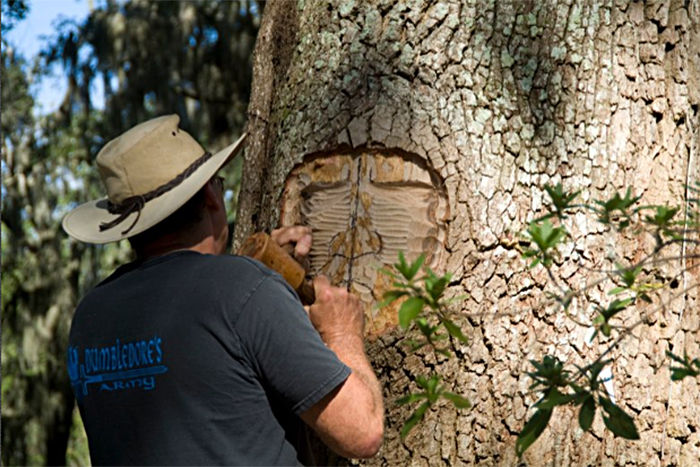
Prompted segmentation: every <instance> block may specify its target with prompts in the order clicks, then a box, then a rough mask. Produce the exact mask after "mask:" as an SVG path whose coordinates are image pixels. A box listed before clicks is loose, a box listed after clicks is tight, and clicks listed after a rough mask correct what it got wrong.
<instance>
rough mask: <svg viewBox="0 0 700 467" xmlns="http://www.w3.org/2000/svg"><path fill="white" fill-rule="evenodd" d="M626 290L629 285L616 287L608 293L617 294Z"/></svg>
mask: <svg viewBox="0 0 700 467" xmlns="http://www.w3.org/2000/svg"><path fill="white" fill-rule="evenodd" d="M625 290H627V287H615V288H614V289H612V290H611V291H610V292H608V295H617V294H619V293H620V292H624V291H625Z"/></svg>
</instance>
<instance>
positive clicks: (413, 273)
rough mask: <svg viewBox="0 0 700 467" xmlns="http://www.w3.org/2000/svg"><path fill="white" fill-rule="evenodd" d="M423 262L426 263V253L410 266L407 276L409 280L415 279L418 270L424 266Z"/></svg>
mask: <svg viewBox="0 0 700 467" xmlns="http://www.w3.org/2000/svg"><path fill="white" fill-rule="evenodd" d="M423 263H425V254H421V255H420V256H419V257H418V258H417V259H416V260H415V261H414V262H413V264H411V265H410V266H409V267H408V271H407V272H408V276H406V279H407V280H409V281H410V280H411V279H413V278H414V277H415V276H416V274H417V273H418V271H419V270H420V268H421V266H423Z"/></svg>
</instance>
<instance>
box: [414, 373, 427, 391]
mask: <svg viewBox="0 0 700 467" xmlns="http://www.w3.org/2000/svg"><path fill="white" fill-rule="evenodd" d="M416 383H417V384H418V386H420V387H422V388H423V389H425V390H427V389H428V379H427V378H426V377H425V376H423V375H418V376H416Z"/></svg>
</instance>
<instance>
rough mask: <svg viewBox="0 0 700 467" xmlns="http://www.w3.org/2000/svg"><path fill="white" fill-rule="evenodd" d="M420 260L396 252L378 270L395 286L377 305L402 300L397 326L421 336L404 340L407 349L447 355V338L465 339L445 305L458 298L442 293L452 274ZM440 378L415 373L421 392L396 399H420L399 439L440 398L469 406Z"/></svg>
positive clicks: (449, 354) (461, 406) (407, 401)
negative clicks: (438, 272) (390, 262)
mask: <svg viewBox="0 0 700 467" xmlns="http://www.w3.org/2000/svg"><path fill="white" fill-rule="evenodd" d="M424 263H425V255H420V256H419V257H418V258H417V259H416V260H415V261H413V262H412V263H407V262H406V258H405V257H404V255H403V252H399V262H398V263H396V264H394V267H393V270H389V269H381V270H380V272H382V273H383V274H386V275H387V276H389V277H391V278H392V279H393V283H392V284H393V287H395V288H394V289H392V290H389V291H388V292H386V293H385V294H384V297H383V300H382V301H381V302H380V303H379V304H378V306H379V307H385V306H388V305H390V304H391V303H393V302H395V301H396V300H399V299H404V301H403V303H402V304H401V307H400V308H399V326H401V329H403V330H409V329H414V328H415V329H417V330H418V331H419V333H420V335H421V338H420V339H419V340H413V339H408V340H406V344H408V346H409V347H410V351H411V352H416V351H417V350H418V349H421V348H423V347H425V346H430V347H431V349H432V350H433V352H435V353H436V354H440V355H443V356H444V357H447V358H450V357H452V352H451V351H450V344H451V342H450V339H451V338H454V339H457V340H458V341H460V342H462V343H465V344H466V343H468V342H469V341H468V339H467V337H466V336H465V335H464V333H463V332H462V329H461V328H460V327H459V326H458V325H457V324H455V323H454V321H453V320H452V319H451V316H450V313H449V311H448V306H449V304H450V303H452V302H454V301H456V300H459V299H460V298H461V297H457V298H455V299H451V300H448V299H446V298H445V297H444V294H445V290H446V288H447V286H448V285H449V283H450V279H451V277H452V275H451V274H449V273H447V274H445V275H442V276H438V275H436V274H435V273H434V272H433V271H432V270H431V269H430V268H428V267H423V265H424ZM421 268H422V269H421ZM421 270H422V274H421V275H420V276H419V275H418V273H419V272H420V271H421ZM440 380H441V377H440V376H439V375H437V374H433V375H431V376H430V377H426V376H423V375H419V376H417V377H416V384H417V385H418V386H419V387H420V388H421V389H423V391H421V392H417V393H411V394H408V395H407V396H405V397H402V398H400V399H398V400H397V401H396V403H397V404H399V405H406V404H412V403H416V402H422V403H421V404H420V405H419V406H418V408H416V410H415V411H414V412H413V413H412V414H411V416H410V417H409V418H408V420H407V421H406V423H405V424H404V426H403V428H402V430H401V439H404V438H405V437H406V436H407V435H408V433H409V432H410V431H411V429H413V427H415V426H416V425H417V424H418V423H419V422H420V421H421V420H422V419H423V417H424V415H425V413H426V411H427V410H428V408H430V407H431V406H432V405H434V404H436V403H437V402H438V401H440V400H446V401H448V402H450V403H451V404H452V405H453V406H454V407H456V408H458V409H467V408H470V407H471V403H470V402H469V400H468V399H466V398H464V397H462V396H460V395H458V394H455V393H452V392H449V391H447V390H446V389H445V387H444V386H442V385H440V384H439V383H440Z"/></svg>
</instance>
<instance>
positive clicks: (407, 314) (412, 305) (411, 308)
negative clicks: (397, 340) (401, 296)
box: [399, 297, 425, 329]
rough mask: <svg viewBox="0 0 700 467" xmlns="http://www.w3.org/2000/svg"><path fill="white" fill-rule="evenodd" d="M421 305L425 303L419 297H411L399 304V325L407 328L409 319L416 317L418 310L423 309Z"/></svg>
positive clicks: (409, 322)
mask: <svg viewBox="0 0 700 467" xmlns="http://www.w3.org/2000/svg"><path fill="white" fill-rule="evenodd" d="M423 305H425V301H424V300H423V299H422V298H419V297H411V298H409V299H407V300H406V301H405V302H403V304H401V308H400V309H399V325H400V326H401V329H407V328H408V326H409V325H410V324H411V321H413V320H414V319H416V317H417V316H418V315H419V314H420V312H421V311H423Z"/></svg>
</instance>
